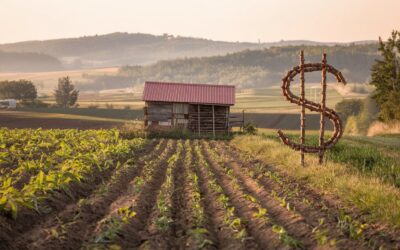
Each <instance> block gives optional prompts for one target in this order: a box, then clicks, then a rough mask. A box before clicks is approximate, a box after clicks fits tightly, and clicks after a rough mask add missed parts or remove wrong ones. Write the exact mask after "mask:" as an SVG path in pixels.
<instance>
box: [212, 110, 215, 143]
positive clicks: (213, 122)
mask: <svg viewBox="0 0 400 250" xmlns="http://www.w3.org/2000/svg"><path fill="white" fill-rule="evenodd" d="M212 125H213V137H214V138H215V114H214V105H212Z"/></svg>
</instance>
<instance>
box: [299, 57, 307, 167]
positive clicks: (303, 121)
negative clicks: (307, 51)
mask: <svg viewBox="0 0 400 250" xmlns="http://www.w3.org/2000/svg"><path fill="white" fill-rule="evenodd" d="M304 83H305V78H304V52H303V51H301V52H300V102H301V104H302V105H301V117H300V145H301V148H300V163H301V165H302V166H304V144H305V135H306V130H305V125H306V108H305V105H304V100H305V87H304Z"/></svg>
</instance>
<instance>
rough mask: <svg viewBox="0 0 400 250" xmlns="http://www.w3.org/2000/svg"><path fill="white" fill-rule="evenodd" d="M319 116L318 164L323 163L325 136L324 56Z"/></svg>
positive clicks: (323, 58) (324, 55) (323, 59)
mask: <svg viewBox="0 0 400 250" xmlns="http://www.w3.org/2000/svg"><path fill="white" fill-rule="evenodd" d="M321 77H322V80H321V116H320V125H319V127H320V129H319V147H320V150H319V164H322V163H323V162H324V152H325V147H324V135H325V108H326V106H325V105H326V104H325V102H326V54H325V53H324V54H323V55H322V73H321Z"/></svg>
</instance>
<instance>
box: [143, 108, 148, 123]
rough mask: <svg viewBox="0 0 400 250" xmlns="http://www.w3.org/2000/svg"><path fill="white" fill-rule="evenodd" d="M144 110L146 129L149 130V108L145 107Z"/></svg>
mask: <svg viewBox="0 0 400 250" xmlns="http://www.w3.org/2000/svg"><path fill="white" fill-rule="evenodd" d="M143 109H144V128H147V125H148V124H149V121H148V113H147V106H145V107H144V108H143Z"/></svg>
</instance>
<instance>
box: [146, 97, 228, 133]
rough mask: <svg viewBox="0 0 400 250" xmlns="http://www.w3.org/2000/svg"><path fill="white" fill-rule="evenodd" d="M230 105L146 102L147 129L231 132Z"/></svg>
mask: <svg viewBox="0 0 400 250" xmlns="http://www.w3.org/2000/svg"><path fill="white" fill-rule="evenodd" d="M229 108H230V107H229V106H222V105H208V104H207V105H206V104H189V103H168V102H146V107H145V121H144V122H145V124H146V128H147V129H150V130H151V129H154V130H158V129H162V130H167V129H171V128H182V129H188V130H190V131H192V132H195V133H199V134H203V133H210V134H214V135H215V133H221V132H224V133H226V132H229Z"/></svg>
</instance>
